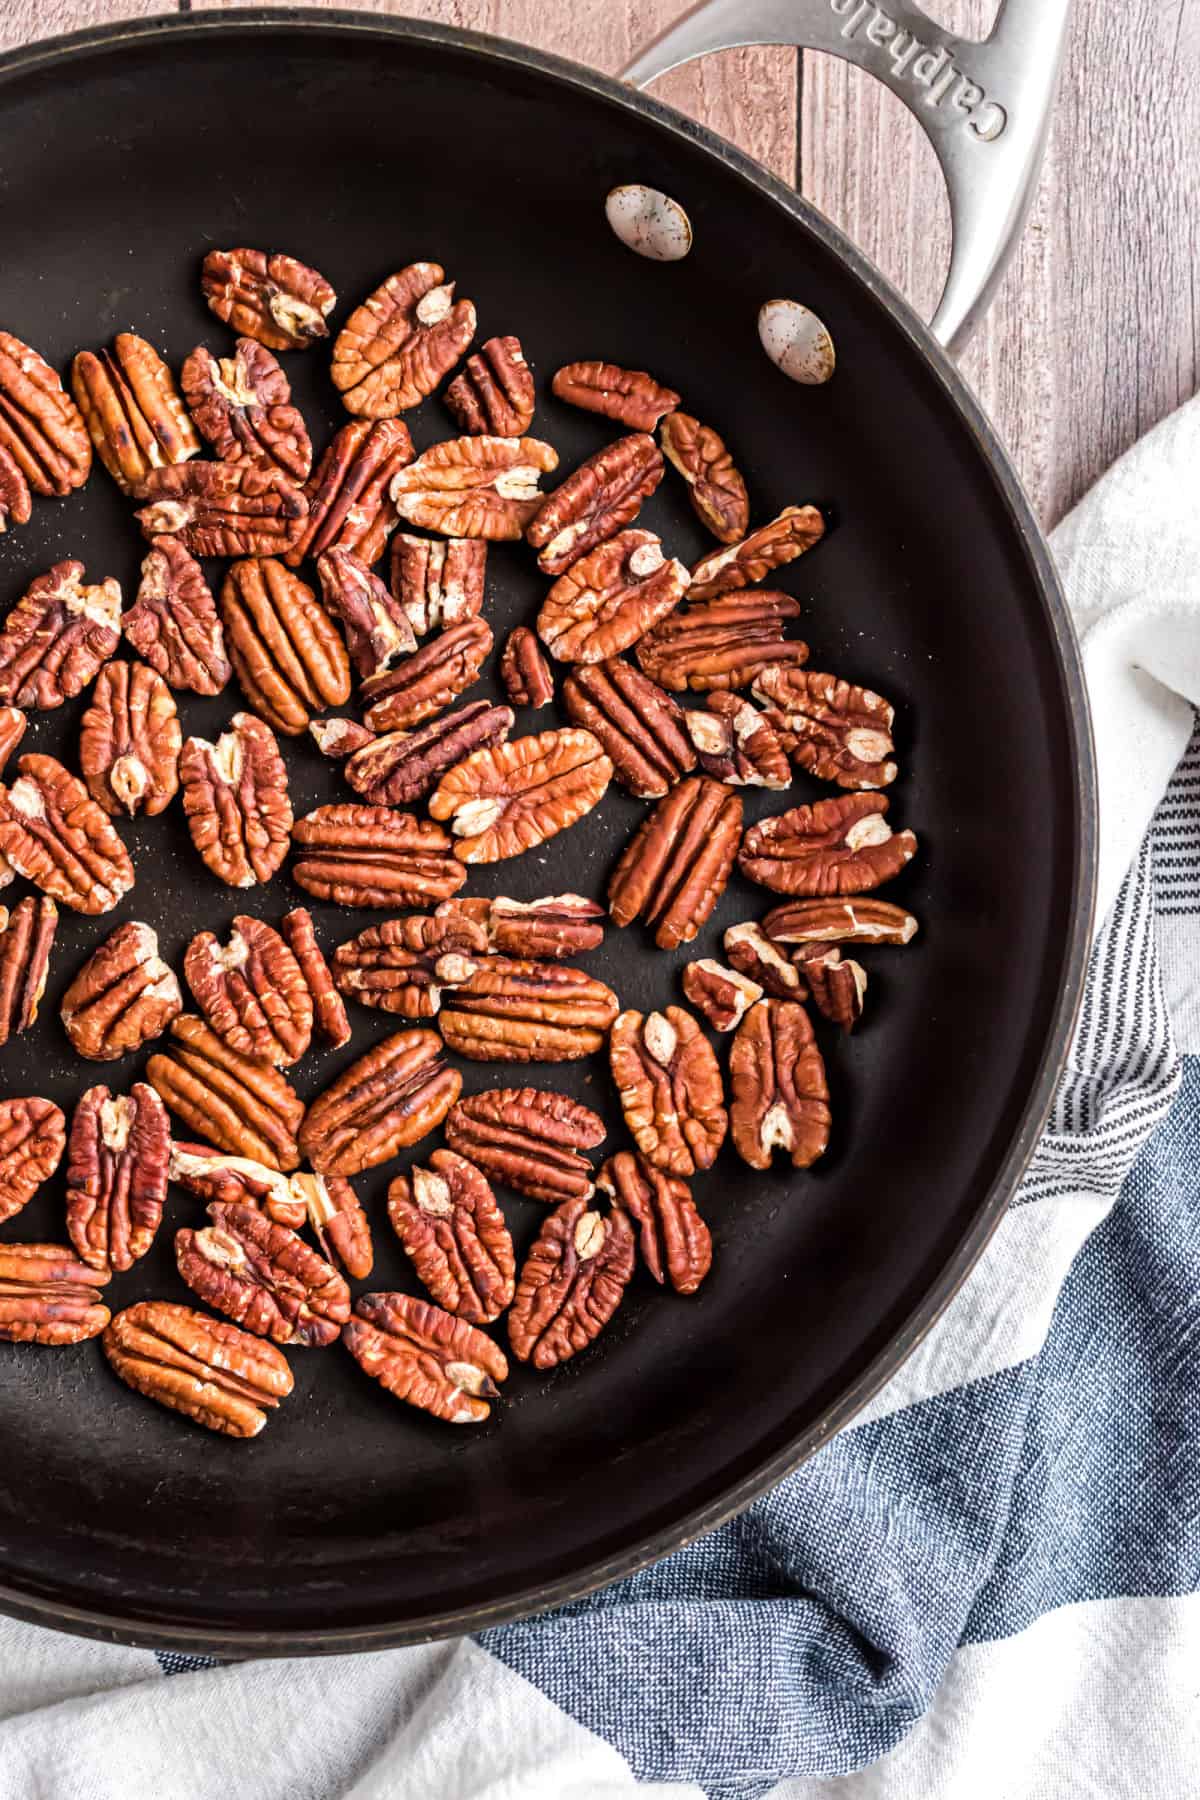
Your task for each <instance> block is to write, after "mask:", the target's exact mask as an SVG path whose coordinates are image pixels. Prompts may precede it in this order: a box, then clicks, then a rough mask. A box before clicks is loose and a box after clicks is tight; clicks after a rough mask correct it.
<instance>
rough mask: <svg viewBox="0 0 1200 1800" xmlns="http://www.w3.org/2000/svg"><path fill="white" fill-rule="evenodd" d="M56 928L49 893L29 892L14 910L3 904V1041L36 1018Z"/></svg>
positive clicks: (0, 932) (0, 972)
mask: <svg viewBox="0 0 1200 1800" xmlns="http://www.w3.org/2000/svg"><path fill="white" fill-rule="evenodd" d="M57 930H58V908H57V906H55V904H54V902H53V900H51V899H49V898H47V897H46V896H43V897H42V898H41V899H40V900H35V899H34V897H33V895H32V894H26V896H25V898H24V900H22V901H20V902H19V904H18V905H16V906H14V907H13V909H12V911H11V912H9V910H8V908H7V906H0V1044H7V1042H8V1040H9V1039H10V1038H14V1037H19V1036H20V1035H21V1033H22V1032H23V1031H28V1030H29V1027H30V1026H31V1025H32V1024H33V1022H34V1020H35V1019H36V1018H37V1015H38V1007H39V1005H40V1004H41V998H42V995H43V994H44V993H45V991H46V977H47V975H48V974H49V971H50V951H51V949H52V947H53V944H54V934H55V932H56V931H57Z"/></svg>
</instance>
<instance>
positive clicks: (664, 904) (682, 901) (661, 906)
mask: <svg viewBox="0 0 1200 1800" xmlns="http://www.w3.org/2000/svg"><path fill="white" fill-rule="evenodd" d="M741 831H742V802H741V797H740V796H739V795H738V794H736V793H734V792H733V790H732V789H731V788H727V787H725V786H723V784H722V783H721V782H719V781H712V780H711V779H710V778H709V777H708V776H707V775H689V776H688V778H687V780H686V781H681V782H680V783H679V786H678V787H676V788H674V789H673V790H672V791H671V793H669V794H668V795H667V797H666V799H665V800H660V801H659V803H658V805H657V806H656V807H655V809H654V811H653V812H652V813H651V814H650V815H649V817H648V818H646V819H645V820H643V822H642V824H641V825H639V827H638V829H637V830H636V831H635V832H634V834H633V836H632V837H631V838H630V840H629V842H628V844H627V845H626V846H625V849H624V850H623V851H622V853H621V860H620V861H619V862H618V864H617V866H616V868H615V869H614V870H613V872H612V875H611V876H610V878H609V883H608V910H609V912H610V914H611V915H612V919H613V923H614V924H615V925H619V926H622V927H623V926H626V925H632V923H633V921H634V920H635V919H638V918H642V919H645V921H646V923H647V925H652V926H654V941H655V943H656V944H657V945H658V947H659V949H660V950H674V949H676V948H677V947H678V946H679V945H680V944H690V943H691V941H692V939H693V938H694V937H695V936H696V933H697V932H698V931H699V930H700V927H701V926H702V925H703V924H704V923H705V921H706V920H707V919H708V918H709V917H710V915H711V914H712V910H713V908H714V907H715V906H716V904H717V901H718V900H719V899H720V898H721V895H722V894H723V893H724V892H725V884H726V882H727V881H728V880H729V876H730V872H731V871H732V869H733V864H734V859H735V858H736V856H737V846H738V840H739V838H740V837H741Z"/></svg>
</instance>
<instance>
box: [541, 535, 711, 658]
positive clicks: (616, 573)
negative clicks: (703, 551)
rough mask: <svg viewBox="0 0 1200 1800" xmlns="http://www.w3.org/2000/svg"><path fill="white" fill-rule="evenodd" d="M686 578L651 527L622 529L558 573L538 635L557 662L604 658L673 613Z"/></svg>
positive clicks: (635, 639)
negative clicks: (641, 529)
mask: <svg viewBox="0 0 1200 1800" xmlns="http://www.w3.org/2000/svg"><path fill="white" fill-rule="evenodd" d="M687 581H688V576H687V570H686V569H685V568H684V566H683V564H682V563H681V562H679V561H678V559H677V558H675V557H671V558H667V557H664V555H663V550H662V544H661V543H660V541H659V539H658V538H657V537H655V535H654V533H653V532H652V531H637V530H634V531H622V532H621V533H620V535H619V536H618V537H615V538H612V539H611V540H610V541H609V542H608V543H605V544H601V545H600V546H599V547H598V548H597V549H595V550H593V551H592V552H591V553H590V555H588V556H583V557H581V558H580V560H579V561H578V562H577V563H573V564H572V565H571V567H570V568H569V569H568V570H567V572H566V574H565V575H560V576H559V578H558V580H557V581H556V582H555V583H554V586H553V587H552V588H551V589H550V592H549V593H548V594H547V595H546V598H545V600H544V601H543V602H542V610H541V612H540V613H539V614H538V620H537V628H538V636H539V637H540V638H541V640H542V642H543V643H544V644H545V646H546V648H547V649H548V650H549V651H550V653H551V655H553V656H556V657H557V658H558V659H559V661H560V662H581V663H594V662H603V661H605V660H606V659H607V658H609V657H613V656H616V655H617V653H618V652H619V651H621V650H626V649H628V648H629V646H630V645H631V644H635V643H637V641H638V639H639V638H643V637H644V636H645V635H646V633H647V632H648V631H650V630H652V628H653V627H654V626H656V625H657V624H658V623H659V622H660V621H661V620H664V619H666V618H667V617H668V616H669V615H670V614H671V613H673V612H674V610H675V608H676V607H677V606H678V604H679V602H680V600H681V599H682V598H683V595H684V592H685V590H686V588H687Z"/></svg>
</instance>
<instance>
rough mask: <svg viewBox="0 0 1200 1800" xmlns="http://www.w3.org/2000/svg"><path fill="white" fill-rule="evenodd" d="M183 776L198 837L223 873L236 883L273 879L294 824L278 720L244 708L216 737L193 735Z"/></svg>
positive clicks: (186, 800) (188, 811) (197, 843)
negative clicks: (273, 724) (270, 721)
mask: <svg viewBox="0 0 1200 1800" xmlns="http://www.w3.org/2000/svg"><path fill="white" fill-rule="evenodd" d="M179 782H180V786H181V787H182V789H183V810H184V812H185V813H186V814H187V822H188V830H189V831H190V832H191V834H192V842H193V844H195V846H196V848H197V850H198V851H199V852H200V855H201V856H202V857H203V859H204V861H205V863H206V864H207V866H208V867H209V868H210V869H211V870H212V872H213V874H214V875H215V876H216V877H217V878H218V880H220V881H223V882H225V883H226V885H227V886H229V887H253V886H254V884H255V882H258V881H262V882H267V881H270V879H271V877H272V875H274V873H275V871H276V870H277V869H278V868H279V865H280V864H281V863H282V861H283V859H284V857H285V856H286V855H287V848H288V837H289V833H290V832H291V829H292V803H291V800H290V799H289V797H288V786H287V768H286V766H285V764H284V760H283V757H282V756H281V755H280V753H279V745H278V743H277V742H276V740H275V733H274V732H273V731H272V730H271V728H270V726H269V725H264V724H263V722H262V720H261V719H256V718H255V717H254V715H253V713H241V712H240V713H234V715H233V718H232V719H231V720H230V722H229V730H228V731H225V732H222V734H221V736H220V737H219V738H218V739H217V741H216V743H215V744H213V743H210V742H209V740H208V739H207V738H200V737H190V738H188V739H187V740H186V741H185V743H184V746H183V749H182V751H181V752H180V756H179Z"/></svg>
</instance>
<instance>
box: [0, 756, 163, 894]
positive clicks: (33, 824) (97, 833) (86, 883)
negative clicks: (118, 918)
mask: <svg viewBox="0 0 1200 1800" xmlns="http://www.w3.org/2000/svg"><path fill="white" fill-rule="evenodd" d="M17 770H18V779H17V780H16V781H14V782H12V783H11V784H10V785H9V786H8V787H7V788H0V860H3V861H4V862H7V863H9V864H11V866H12V867H13V868H14V869H15V870H16V871H17V874H18V875H24V877H25V879H26V880H27V881H32V882H33V884H34V886H35V887H39V888H41V890H42V892H43V893H45V894H49V895H51V897H52V898H53V899H55V900H58V901H59V902H60V903H61V904H62V905H63V906H69V907H70V908H71V911H72V912H81V913H92V914H95V913H104V912H109V911H111V909H112V908H113V907H114V906H116V905H117V904H118V903H119V902H120V901H121V900H122V899H123V898H124V896H125V895H126V894H127V893H128V892H129V890H130V888H131V887H132V886H133V864H132V863H131V862H130V860H129V852H128V851H127V850H126V848H125V846H124V844H123V843H122V842H121V840H120V838H119V837H118V836H117V834H116V832H115V831H114V830H113V827H112V825H111V824H110V823H109V820H108V819H107V817H106V816H105V814H104V813H103V812H102V811H101V810H100V808H99V807H98V806H97V805H96V802H95V801H94V800H93V799H92V798H91V796H90V794H89V793H88V791H87V789H86V788H85V787H84V785H83V783H82V781H79V780H77V779H76V777H75V776H74V775H72V774H71V773H70V771H69V770H68V769H64V768H63V766H62V764H61V763H60V762H57V761H56V760H55V759H54V757H53V756H40V755H37V754H36V753H33V752H31V753H30V754H29V755H28V756H22V757H20V758H19V759H18V762H17Z"/></svg>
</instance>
